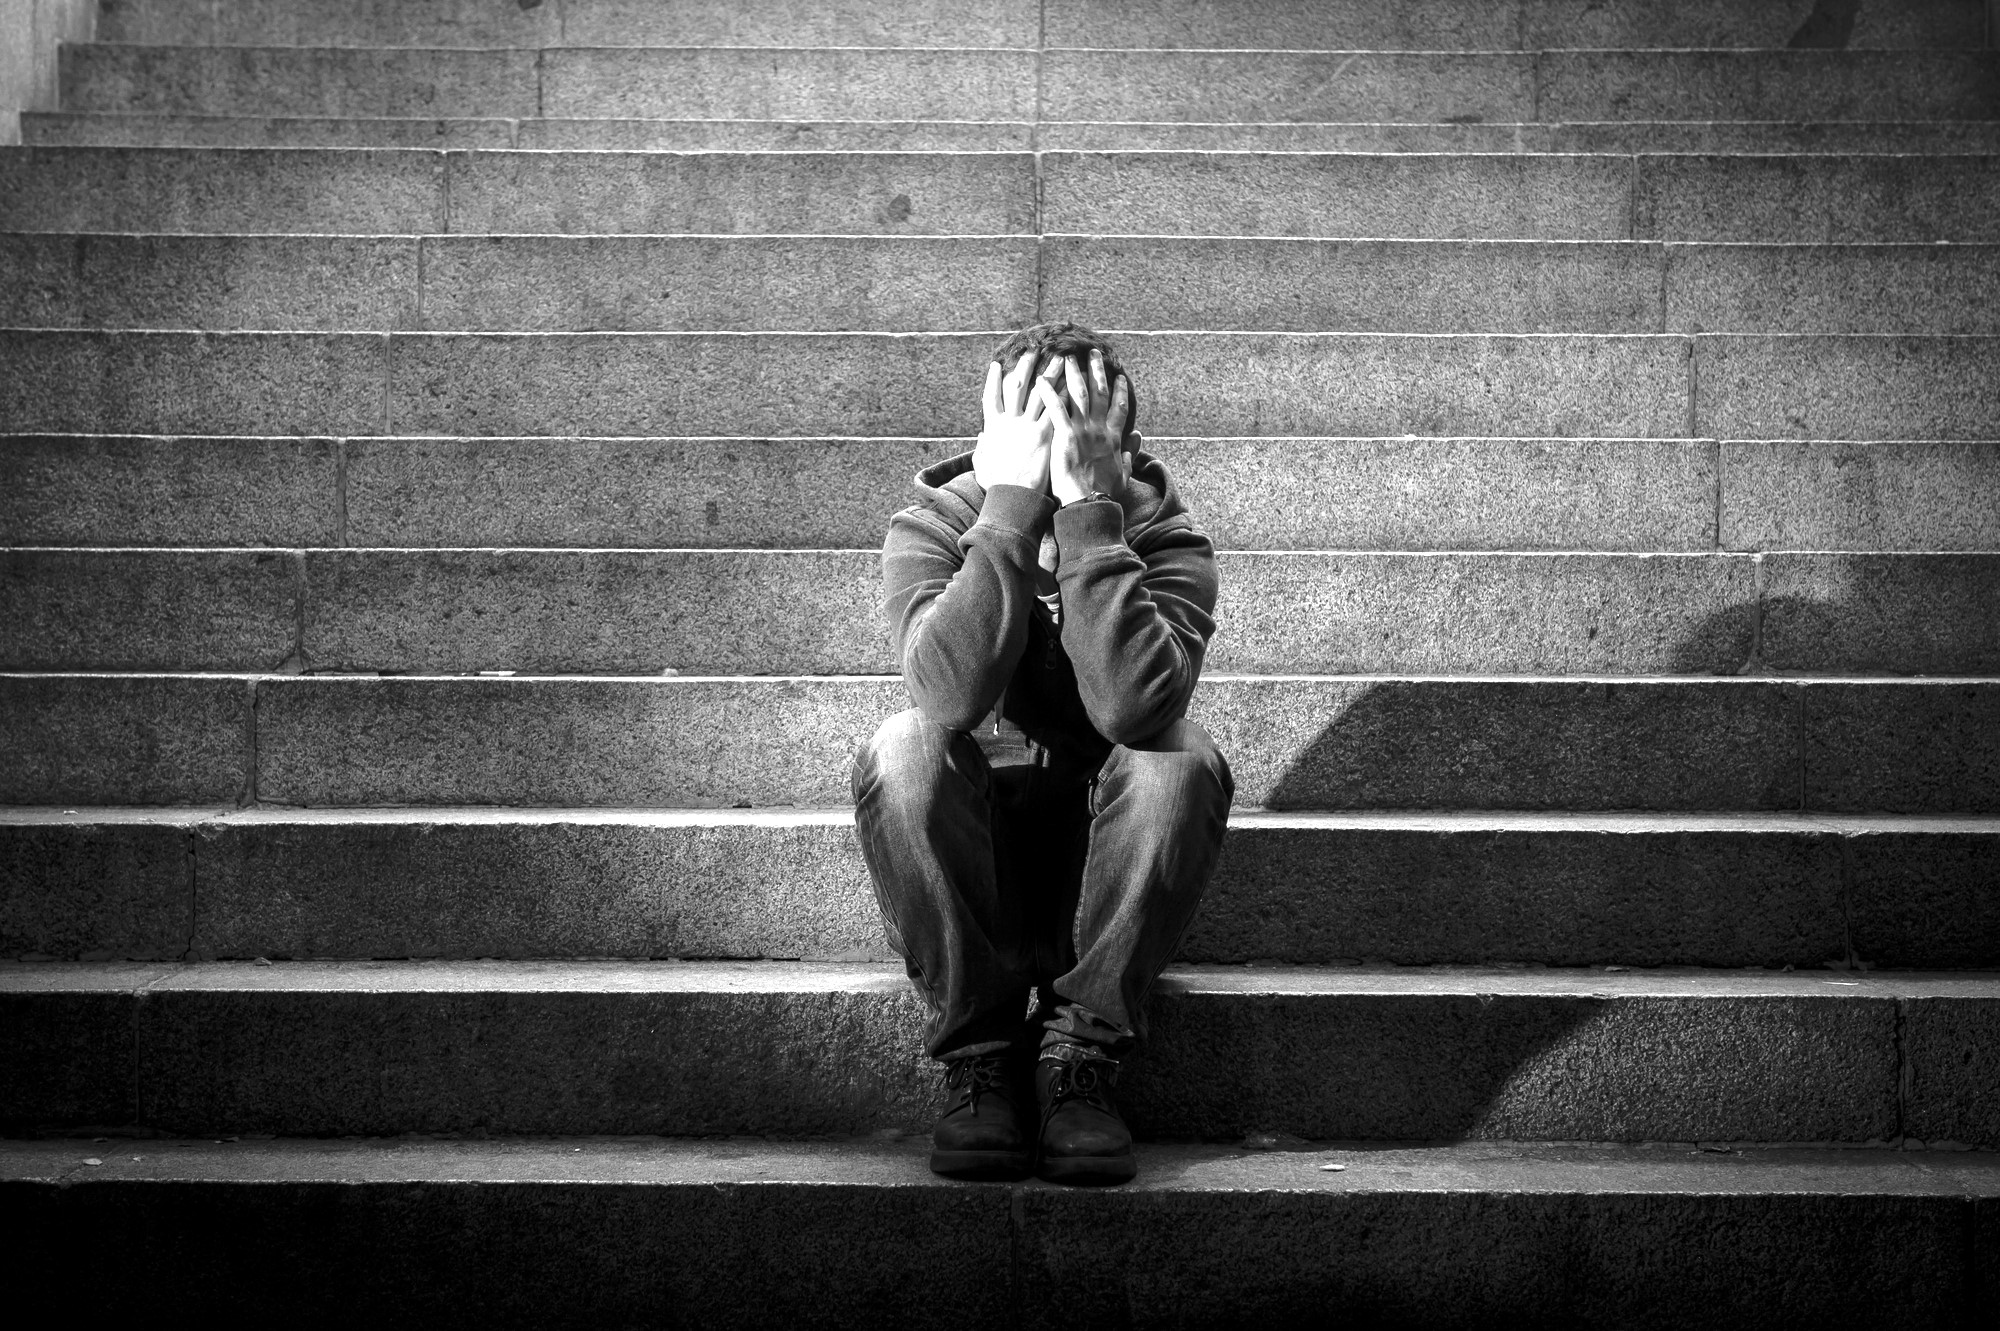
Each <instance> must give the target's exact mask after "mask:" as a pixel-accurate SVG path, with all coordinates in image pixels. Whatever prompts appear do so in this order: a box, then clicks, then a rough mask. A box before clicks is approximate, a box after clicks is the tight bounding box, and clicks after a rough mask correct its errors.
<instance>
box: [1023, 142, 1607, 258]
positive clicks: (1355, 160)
mask: <svg viewBox="0 0 2000 1331" xmlns="http://www.w3.org/2000/svg"><path fill="white" fill-rule="evenodd" d="M1631 175H1632V165H1631V163H1630V162H1629V161H1626V160H1621V159H1618V158H1611V157H1568V158H1557V157H1508V156H1490V157H1489V156H1424V157H1397V156H1345V155H1342V156H1296V155H1265V154H1240V153H1231V154H1223V155H1211V154H1197V153H1065V152H1052V153H1046V154H1044V155H1043V157H1042V209H1043V212H1042V226H1043V228H1044V229H1045V230H1048V231H1067V232H1082V233H1088V234H1117V233H1119V232H1122V231H1130V230H1132V229H1133V227H1132V219H1133V218H1138V217H1143V218H1145V219H1147V223H1146V229H1147V230H1149V231H1153V232H1156V233H1160V234H1172V235H1225V236H1327V235H1349V236H1396V237H1401V238H1404V239H1411V240H1456V239H1470V238H1478V239H1560V240H1623V239H1625V238H1626V236H1627V235H1628V232H1629V225H1628V216H1629V212H1630V194H1631Z"/></svg>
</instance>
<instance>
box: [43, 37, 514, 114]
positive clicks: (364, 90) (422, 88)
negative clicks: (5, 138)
mask: <svg viewBox="0 0 2000 1331" xmlns="http://www.w3.org/2000/svg"><path fill="white" fill-rule="evenodd" d="M539 65H540V60H539V59H538V53H537V52H535V51H532V50H498V49H496V50H484V51H449V50H446V51H440V50H410V49H400V50H399V49H378V50H360V49H356V50H326V49H296V48H294V49H289V50H288V49H285V48H283V47H275V48H274V47H264V48H260V47H256V46H251V45H248V44H245V43H243V42H242V40H241V39H240V38H238V39H234V41H233V42H232V44H231V45H228V46H115V45H102V44H98V45H88V46H71V47H66V48H65V49H64V51H63V68H62V77H63V106H64V107H65V108H66V109H68V110H72V111H121V112H128V113H130V112H152V113H157V114H167V115H223V116H242V115H264V116H440V117H452V116H459V117H463V116H532V115H539V114H540V113H541V108H540V104H539V103H540V98H539V97H538V95H537V94H538V76H539V74H540V69H539Z"/></svg>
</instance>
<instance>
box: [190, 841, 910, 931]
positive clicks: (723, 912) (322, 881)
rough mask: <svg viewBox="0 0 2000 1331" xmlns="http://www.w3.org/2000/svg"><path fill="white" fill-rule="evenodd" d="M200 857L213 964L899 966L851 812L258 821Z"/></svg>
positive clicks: (201, 924) (201, 921)
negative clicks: (610, 959)
mask: <svg viewBox="0 0 2000 1331" xmlns="http://www.w3.org/2000/svg"><path fill="white" fill-rule="evenodd" d="M199 862H200V894H201V895H200V902H199V913H198V915H197V917H196V922H195V933H196V946H197V947H198V948H199V949H200V951H201V953H202V955H204V956H211V957H216V956H219V957H256V956H270V957H281V958H282V957H291V958H305V957H435V956H442V957H536V956H543V957H547V956H614V957H617V956H622V957H794V958H796V957H805V958H822V959H824V958H838V959H842V960H855V959H867V960H888V959H890V958H891V957H892V956H893V954H892V953H891V952H890V950H889V947H888V944H887V943H886V942H885V941H884V940H883V937H882V924H881V918H880V916H879V915H878V913H877V911H876V907H875V898H874V895H873V892H872V889H871V888H870V886H869V881H868V872H867V868H866V866H865V865H863V863H862V860H861V853H860V848H859V847H858V846H857V845H856V844H855V841H854V831H853V826H852V823H851V820H850V818H849V816H848V815H847V813H846V812H845V811H844V810H843V811H840V812H836V813H830V814H805V815H789V814H783V815H775V816H773V815H752V814H738V815H733V816H731V817H730V818H728V819H727V820H723V819H718V818H717V817H716V816H714V815H704V814H682V813H660V814H621V813H611V814H604V815H596V816H593V815H591V814H589V813H586V812H581V811H578V812H559V813H553V814H550V813H536V814H528V813H522V814H495V815H487V816H483V817H482V816H480V815H477V814H468V813H465V812H457V811H424V810H413V811H410V812H409V813H407V814H395V813H373V814H366V815H359V816H346V815H343V816H339V817H338V818H337V819H327V818H318V819H316V818H313V817H312V816H311V815H309V814H291V815H287V814H282V813H279V814H271V815H261V814H256V813H251V814H245V815H240V816H234V817H225V818H223V819H220V820H218V821H215V822H210V823H207V824H204V825H203V827H202V828H201V841H200V843H199Z"/></svg>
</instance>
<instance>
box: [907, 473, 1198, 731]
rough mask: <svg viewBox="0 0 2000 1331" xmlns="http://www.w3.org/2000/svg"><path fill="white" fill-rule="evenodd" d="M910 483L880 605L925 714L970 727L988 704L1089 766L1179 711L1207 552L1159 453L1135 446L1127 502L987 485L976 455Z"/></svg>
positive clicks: (1194, 657) (1192, 660)
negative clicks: (910, 496) (1069, 499)
mask: <svg viewBox="0 0 2000 1331" xmlns="http://www.w3.org/2000/svg"><path fill="white" fill-rule="evenodd" d="M916 484H917V493H918V495H919V497H920V502H918V503H917V504H915V505H913V506H912V507H910V508H906V509H904V510H903V511H902V512H900V513H898V514H896V516H895V517H893V518H891V519H890V521H889V535H888V539H887V540H886V541H885V542H884V543H883V547H882V579H883V585H884V592H885V595H884V600H883V609H884V612H885V613H886V614H887V616H888V620H889V627H890V630H891V632H892V633H893V634H894V635H895V644H896V658H897V660H898V661H900V662H901V663H902V667H903V680H904V683H905V684H906V685H907V686H908V688H909V690H910V698H911V700H912V701H914V702H915V703H916V705H917V706H918V707H919V708H921V709H922V711H923V713H924V715H925V716H927V717H929V718H930V719H931V720H932V721H934V722H936V723H937V724H939V725H941V726H944V727H946V728H948V729H951V730H972V729H975V728H976V727H978V726H979V725H980V723H981V722H982V721H984V720H985V719H986V718H987V717H988V716H989V715H991V714H993V713H995V711H996V709H997V711H998V714H999V715H1000V716H1003V717H1005V718H1006V719H1007V720H1009V721H1011V722H1013V723H1014V724H1015V725H1017V726H1019V727H1020V728H1021V730H1022V731H1023V732H1024V733H1026V734H1027V736H1028V737H1029V738H1030V739H1032V740H1035V741H1036V742H1038V743H1040V744H1042V745H1044V746H1045V747H1047V748H1049V749H1050V750H1052V751H1056V752H1067V753H1071V754H1074V755H1075V756H1077V757H1078V758H1081V759H1084V760H1086V761H1101V760H1102V758H1103V757H1104V755H1105V754H1106V753H1108V752H1109V750H1110V746H1111V745H1113V744H1132V743H1136V742H1138V741H1140V740H1143V739H1146V738H1148V737H1149V736H1152V735H1155V734H1157V733H1159V732H1160V731H1161V730H1163V729H1165V728H1166V727H1167V726H1168V725H1170V724H1172V723H1173V722H1174V721H1176V720H1179V719H1180V717H1181V715H1182V714H1183V713H1184V712H1185V711H1186V710H1187V704H1188V697H1189V695H1190V694H1192V693H1193V692H1194V685H1195V680H1196V679H1197V678H1198V677H1199V676H1200V674H1201V663H1202V657H1203V655H1204V653H1205V652H1206V651H1207V648H1208V639H1209V637H1210V636H1211V635H1212V634H1213V633H1214V632H1215V619H1214V614H1215V594H1216V577H1215V547H1214V546H1213V545H1212V544H1211V543H1210V542H1209V539H1208V538H1207V537H1206V536H1203V535H1202V534H1201V533H1200V532H1199V531H1196V530H1195V527H1194V523H1193V521H1192V520H1191V519H1190V518H1189V517H1188V513H1187V508H1186V506H1185V505H1184V504H1182V503H1181V500H1180V496H1179V495H1178V494H1177V493H1175V490H1174V486H1173V482H1172V480H1171V479H1169V478H1168V476H1167V470H1166V468H1165V467H1163V466H1162V465H1161V464H1160V461H1159V459H1157V458H1154V457H1151V456H1149V455H1148V454H1146V453H1143V452H1141V453H1136V454H1134V455H1133V458H1132V478H1131V481H1130V482H1129V483H1128V486H1127V489H1126V494H1125V501H1124V503H1123V504H1120V503H1118V502H1116V501H1111V500H1099V501H1097V502H1095V503H1083V502H1078V503H1074V504H1070V505H1068V506H1067V507H1063V506H1060V505H1058V504H1057V502H1056V500H1055V499H1054V498H1053V497H1052V496H1050V495H1046V494H1043V493H1041V492H1040V491H1037V490H1030V489H1026V488H1024V487H1022V486H1018V485H996V486H994V487H993V488H992V489H991V490H987V489H985V488H984V487H982V486H981V485H980V484H979V481H978V479H977V478H976V477H975V476H974V474H973V470H972V454H970V453H961V454H959V455H958V456H957V457H955V458H951V459H949V460H947V461H944V462H940V463H938V464H936V465H935V466H932V467H927V468H925V469H924V470H923V471H921V472H919V473H917V478H916Z"/></svg>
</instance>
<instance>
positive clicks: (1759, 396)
mask: <svg viewBox="0 0 2000 1331" xmlns="http://www.w3.org/2000/svg"><path fill="white" fill-rule="evenodd" d="M1694 355H1695V371H1694V373H1695V392H1694V418H1695V423H1694V432H1695V433H1697V434H1701V435H1707V436H1710V437H1715V438H1723V439H1771V438H1793V439H1926V440H1928V439H1992V438H1994V437H1995V436H1996V435H2000V396H1996V395H1995V394H1994V393H1992V392H1991V391H1990V387H1989V386H1990V385H1991V384H1992V383H1994V382H1995V380H1996V379H2000V338H1993V337H1858V336H1857V337H1839V336H1828V337H1725V336H1717V335H1711V336H1705V337H1700V338H1696V339H1695V353H1694Z"/></svg>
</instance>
